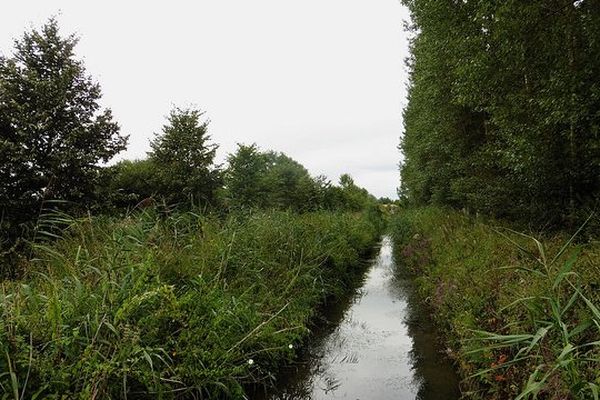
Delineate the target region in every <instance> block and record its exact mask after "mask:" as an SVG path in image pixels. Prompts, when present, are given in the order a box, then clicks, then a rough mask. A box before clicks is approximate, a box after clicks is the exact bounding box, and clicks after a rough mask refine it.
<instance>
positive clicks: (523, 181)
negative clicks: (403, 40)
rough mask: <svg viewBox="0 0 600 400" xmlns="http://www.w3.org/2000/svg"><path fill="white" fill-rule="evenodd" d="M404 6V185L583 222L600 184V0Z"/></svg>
mask: <svg viewBox="0 0 600 400" xmlns="http://www.w3.org/2000/svg"><path fill="white" fill-rule="evenodd" d="M403 3H404V4H405V5H407V6H408V7H409V9H410V11H411V15H412V22H413V25H412V26H411V27H410V30H411V32H412V34H413V39H412V45H411V47H412V55H411V58H410V59H409V66H410V69H411V81H410V90H409V103H408V106H407V107H406V109H405V111H404V121H405V132H404V135H403V138H402V142H401V149H402V151H403V153H404V160H403V162H402V166H401V174H402V184H401V190H400V191H401V194H402V195H403V196H405V197H406V198H408V200H410V201H411V202H412V203H413V204H443V205H450V206H454V207H460V208H463V207H464V208H466V209H468V210H473V211H479V212H483V213H486V214H489V215H494V216H501V217H509V218H511V219H513V220H519V221H523V222H533V223H535V224H538V225H540V224H547V223H548V222H551V223H553V224H555V225H557V226H559V225H560V224H561V223H564V222H565V221H566V222H569V223H570V224H571V226H576V225H575V224H576V221H577V219H580V217H581V216H579V215H577V209H578V208H580V207H582V206H586V207H587V206H589V207H595V205H596V200H597V198H598V193H599V191H600V180H599V176H600V146H599V143H600V142H599V141H598V133H599V131H600V115H599V114H598V112H597V110H598V109H599V108H600V85H599V84H598V76H600V63H599V62H598V60H599V59H600V42H598V40H597V37H598V34H599V32H600V3H598V2H597V1H579V2H573V1H563V0H552V1H545V2H539V1H538V2H519V1H505V2H490V1H451V0H442V1H427V0H405V1H404V2H403ZM583 214H587V213H583ZM583 218H584V219H585V216H584V217H583Z"/></svg>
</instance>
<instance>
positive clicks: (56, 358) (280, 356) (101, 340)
mask: <svg viewBox="0 0 600 400" xmlns="http://www.w3.org/2000/svg"><path fill="white" fill-rule="evenodd" d="M49 221H50V220H48V221H46V222H49ZM58 222H60V224H61V230H58V229H46V228H45V229H43V230H41V231H43V232H47V233H48V234H49V235H46V236H49V237H48V239H49V240H44V233H42V234H41V235H40V236H39V237H38V240H37V242H36V243H35V244H34V253H33V257H32V259H31V261H30V262H29V263H28V265H27V268H26V272H25V274H24V276H23V277H22V278H21V279H20V280H19V281H3V282H2V283H0V314H1V318H0V371H2V372H4V373H0V391H3V392H4V393H5V397H8V398H12V399H21V398H35V397H38V398H64V397H65V396H66V397H68V398H96V399H100V398H145V397H148V398H178V397H196V398H222V397H227V398H243V396H244V386H245V385H248V384H270V383H271V381H272V379H273V375H274V372H275V371H276V370H277V368H278V367H279V366H280V365H281V363H283V362H286V361H287V360H289V359H290V358H292V357H293V356H294V352H295V348H297V347H298V345H299V344H300V343H301V342H302V340H303V339H304V338H305V337H306V335H307V334H308V328H307V326H308V323H309V321H310V319H311V317H312V316H313V313H314V312H315V309H316V308H317V306H318V304H320V303H321V302H323V301H324V299H326V298H327V297H328V296H331V295H335V293H339V292H341V291H343V290H344V285H345V283H347V282H345V280H344V277H346V279H350V277H351V276H352V275H353V274H355V273H356V271H358V270H360V269H361V256H362V255H364V254H366V252H367V251H368V250H369V248H370V247H372V246H373V244H374V243H375V241H376V239H377V235H378V232H377V229H376V227H375V225H374V224H373V223H372V222H371V221H370V220H369V218H367V217H366V216H364V215H361V214H334V213H309V214H302V215H298V214H293V213H287V212H264V213H256V214H250V215H245V216H235V215H233V216H230V217H229V218H227V219H226V220H219V219H217V218H213V217H210V216H203V215H198V214H194V213H192V212H189V213H175V214H168V215H165V214H162V213H160V212H158V211H157V210H146V211H144V212H140V213H139V214H136V215H131V216H129V217H127V218H125V219H121V220H114V219H109V218H102V217H99V218H83V219H78V220H73V219H70V220H69V219H68V218H66V217H65V216H60V218H59V221H58ZM48 224H49V223H46V225H48ZM49 225H51V224H49ZM57 232H61V233H60V237H57V235H58V233H57ZM50 239H51V240H50ZM340 278H341V279H340Z"/></svg>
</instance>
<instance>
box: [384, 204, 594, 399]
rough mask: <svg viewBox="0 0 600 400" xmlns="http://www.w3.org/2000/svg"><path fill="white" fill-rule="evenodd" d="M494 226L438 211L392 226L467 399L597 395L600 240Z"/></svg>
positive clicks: (408, 216) (417, 213)
mask: <svg viewBox="0 0 600 400" xmlns="http://www.w3.org/2000/svg"><path fill="white" fill-rule="evenodd" d="M492 224H493V221H492V222H491V223H483V222H481V221H478V220H476V219H472V218H469V217H466V216H464V215H462V214H460V213H457V212H453V211H447V210H440V209H434V208H429V209H420V210H411V211H408V212H406V213H404V214H403V215H401V216H400V217H399V218H398V219H397V220H396V221H395V223H394V224H393V226H395V227H396V228H395V238H396V243H397V247H396V257H397V260H398V262H399V263H400V265H404V266H406V267H407V268H409V269H411V270H412V271H413V272H414V273H415V274H416V275H417V278H416V280H417V282H418V285H419V288H420V292H421V294H422V296H423V298H424V299H427V301H428V302H429V303H430V304H431V305H432V307H433V309H434V313H435V318H436V321H437V323H438V325H439V326H440V327H441V328H442V329H443V331H444V333H445V335H446V340H447V343H448V347H449V349H448V352H449V353H450V354H451V355H452V356H453V357H454V359H455V360H456V362H457V365H458V366H459V368H460V370H461V373H462V375H463V376H464V378H465V379H464V381H463V383H462V390H463V394H464V396H465V398H473V399H506V398H519V399H531V398H537V399H567V398H573V399H575V398H576V399H587V398H589V399H597V398H598V385H599V384H600V381H599V374H598V370H600V341H599V339H600V319H599V317H600V315H599V313H598V306H597V304H599V303H600V298H599V297H600V296H599V294H598V291H597V287H598V284H599V283H600V282H599V281H598V279H599V277H600V270H599V269H600V268H599V266H600V263H599V261H600V246H599V245H598V243H597V242H590V243H577V244H576V243H575V241H574V237H571V238H565V237H564V235H555V236H553V237H547V238H545V239H544V240H541V239H536V238H535V237H534V236H533V235H526V234H522V233H519V232H515V231H512V230H509V229H501V230H499V229H494V228H493V227H492ZM550 254H553V256H552V257H550V256H549V255H550ZM594 288H596V289H594Z"/></svg>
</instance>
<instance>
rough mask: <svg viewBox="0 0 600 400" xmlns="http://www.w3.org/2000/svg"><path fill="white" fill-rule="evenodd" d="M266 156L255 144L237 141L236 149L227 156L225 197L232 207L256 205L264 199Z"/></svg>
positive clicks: (251, 206)
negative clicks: (263, 185)
mask: <svg viewBox="0 0 600 400" xmlns="http://www.w3.org/2000/svg"><path fill="white" fill-rule="evenodd" d="M267 162H268V160H267V157H265V155H264V154H263V153H262V152H261V151H260V150H259V149H258V146H256V144H251V145H249V146H248V145H244V144H239V143H238V148H237V151H236V152H235V153H233V154H229V156H228V157H227V169H226V170H225V197H226V199H227V202H228V204H229V205H230V206H231V207H234V208H253V207H258V206H260V205H261V203H262V202H263V201H264V188H263V187H262V184H263V181H262V180H263V178H264V176H265V174H266V172H267V168H268V165H267Z"/></svg>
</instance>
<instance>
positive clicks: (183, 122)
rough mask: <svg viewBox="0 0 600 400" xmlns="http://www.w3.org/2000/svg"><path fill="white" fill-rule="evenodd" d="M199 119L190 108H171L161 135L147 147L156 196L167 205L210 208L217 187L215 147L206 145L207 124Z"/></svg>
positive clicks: (208, 141) (195, 112) (219, 178)
mask: <svg viewBox="0 0 600 400" xmlns="http://www.w3.org/2000/svg"><path fill="white" fill-rule="evenodd" d="M203 115H204V113H202V112H201V111H199V110H196V109H193V108H187V109H181V108H174V109H173V110H172V111H171V113H170V114H169V116H168V123H167V124H166V125H165V126H164V127H163V130H162V133H161V134H157V135H156V137H155V138H154V140H153V141H152V142H151V143H150V147H151V148H152V150H151V151H150V152H149V153H148V158H149V160H150V161H151V162H152V163H154V165H155V169H156V173H157V175H158V177H157V182H158V184H157V193H158V194H160V195H162V196H163V197H164V199H165V200H166V201H167V202H169V203H186V202H189V201H192V202H194V203H197V204H200V205H207V204H211V203H213V202H214V200H215V191H216V190H217V188H219V187H220V185H221V175H220V171H219V168H218V167H217V166H215V165H214V158H215V155H216V151H217V147H218V146H217V145H216V144H213V143H210V136H209V135H208V124H209V121H202V122H201V121H200V118H201V117H202V116H203Z"/></svg>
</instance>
